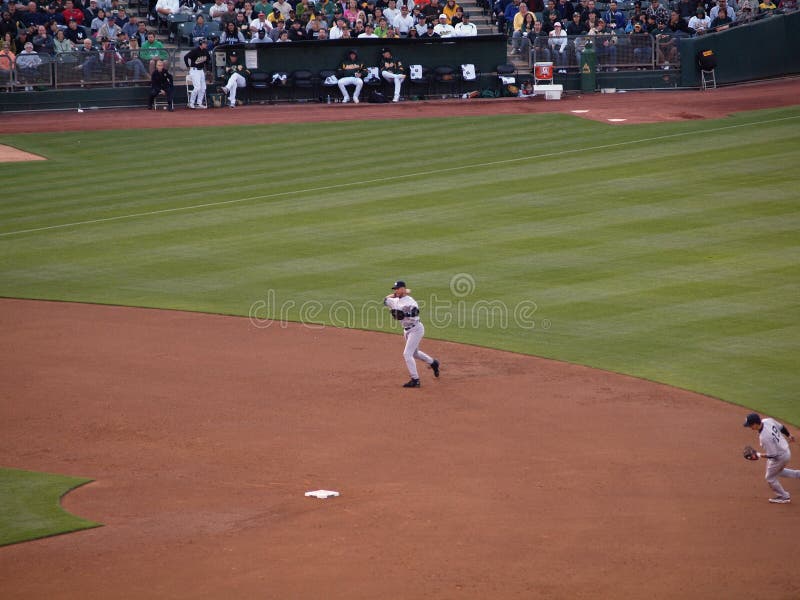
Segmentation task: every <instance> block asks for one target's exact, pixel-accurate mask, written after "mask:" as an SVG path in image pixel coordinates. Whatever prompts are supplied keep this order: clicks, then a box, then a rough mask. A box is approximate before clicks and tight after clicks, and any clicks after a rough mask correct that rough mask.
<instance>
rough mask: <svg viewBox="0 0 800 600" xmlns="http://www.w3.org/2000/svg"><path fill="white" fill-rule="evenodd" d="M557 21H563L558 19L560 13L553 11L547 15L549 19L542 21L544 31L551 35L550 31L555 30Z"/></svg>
mask: <svg viewBox="0 0 800 600" xmlns="http://www.w3.org/2000/svg"><path fill="white" fill-rule="evenodd" d="M556 23H561V21H559V20H558V13H557V12H551V13H550V14H549V15H548V17H547V21H543V22H542V31H544V32H545V33H546V34H548V35H550V32H551V31H553V29H554V27H555V24H556ZM562 26H563V24H562Z"/></svg>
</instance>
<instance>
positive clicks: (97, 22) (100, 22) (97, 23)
mask: <svg viewBox="0 0 800 600" xmlns="http://www.w3.org/2000/svg"><path fill="white" fill-rule="evenodd" d="M107 22H108V19H107V18H106V11H104V10H103V9H102V8H100V9H98V11H97V16H96V17H95V18H94V19H92V24H91V25H90V26H89V29H91V30H92V36H93V37H97V32H98V31H100V29H101V28H102V27H103V26H104V25H105V24H106V23H107Z"/></svg>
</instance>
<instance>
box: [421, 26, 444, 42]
mask: <svg viewBox="0 0 800 600" xmlns="http://www.w3.org/2000/svg"><path fill="white" fill-rule="evenodd" d="M419 37H420V39H427V40H429V39H431V38H438V37H439V34H438V33H436V31H434V25H433V23H428V24H427V25H426V26H425V33H423V34H422V35H421V36H419Z"/></svg>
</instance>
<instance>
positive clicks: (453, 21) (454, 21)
mask: <svg viewBox="0 0 800 600" xmlns="http://www.w3.org/2000/svg"><path fill="white" fill-rule="evenodd" d="M462 20H464V9H463V8H461V7H460V6H456V14H454V15H453V16H452V17H450V25H452V26H453V29H455V28H456V25H458V24H459V23H461V21H462Z"/></svg>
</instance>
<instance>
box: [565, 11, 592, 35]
mask: <svg viewBox="0 0 800 600" xmlns="http://www.w3.org/2000/svg"><path fill="white" fill-rule="evenodd" d="M587 31H588V29H587V28H586V26H585V25H584V23H583V21H581V13H579V12H578V11H577V10H576V11H575V12H573V13H572V20H571V21H570V22H569V23H567V35H568V36H570V37H572V36H576V35H583V34H584V33H586V32H587Z"/></svg>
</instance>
